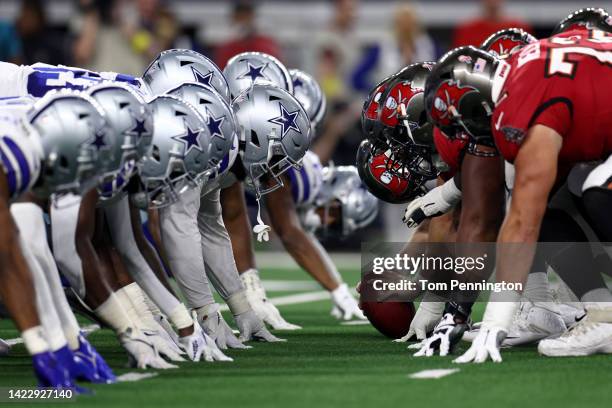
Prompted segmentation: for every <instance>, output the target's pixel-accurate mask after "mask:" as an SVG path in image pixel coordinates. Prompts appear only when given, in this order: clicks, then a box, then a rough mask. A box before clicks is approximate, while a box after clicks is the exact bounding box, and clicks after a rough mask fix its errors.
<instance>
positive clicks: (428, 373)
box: [408, 368, 459, 380]
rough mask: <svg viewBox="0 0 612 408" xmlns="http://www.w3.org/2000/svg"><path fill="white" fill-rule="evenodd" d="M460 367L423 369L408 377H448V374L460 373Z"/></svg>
mask: <svg viewBox="0 0 612 408" xmlns="http://www.w3.org/2000/svg"><path fill="white" fill-rule="evenodd" d="M458 372H459V369H458V368H436V369H433V370H423V371H417V372H416V373H412V374H409V375H408V378H416V379H421V380H422V379H437V378H442V377H446V376H447V375H451V374H455V373H458Z"/></svg>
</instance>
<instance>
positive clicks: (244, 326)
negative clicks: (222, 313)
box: [234, 309, 286, 342]
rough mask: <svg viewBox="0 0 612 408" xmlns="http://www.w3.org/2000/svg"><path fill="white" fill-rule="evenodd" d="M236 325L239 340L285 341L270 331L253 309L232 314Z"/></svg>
mask: <svg viewBox="0 0 612 408" xmlns="http://www.w3.org/2000/svg"><path fill="white" fill-rule="evenodd" d="M234 319H235V320H236V326H238V330H239V331H240V337H239V339H240V341H249V340H258V341H267V342H277V341H286V340H285V339H280V338H278V337H276V336H275V335H273V334H272V333H270V332H269V331H268V329H266V325H265V324H264V323H263V321H262V320H261V319H260V318H259V317H257V315H256V314H255V312H254V311H253V309H250V310H247V311H246V312H243V313H240V314H239V315H236V316H234Z"/></svg>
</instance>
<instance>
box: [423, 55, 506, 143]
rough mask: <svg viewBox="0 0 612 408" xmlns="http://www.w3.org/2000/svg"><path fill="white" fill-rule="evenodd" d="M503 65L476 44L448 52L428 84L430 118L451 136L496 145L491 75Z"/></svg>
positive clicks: (427, 108) (432, 73)
mask: <svg viewBox="0 0 612 408" xmlns="http://www.w3.org/2000/svg"><path fill="white" fill-rule="evenodd" d="M500 64H505V65H507V63H505V62H504V61H502V60H500V59H499V58H497V57H496V56H495V55H493V54H491V53H488V52H486V51H484V50H480V49H478V48H476V47H473V46H466V47H459V48H455V49H454V50H452V51H449V52H448V53H446V54H445V55H444V56H443V57H442V58H441V59H440V61H439V62H438V63H437V64H436V65H435V67H434V68H433V70H432V72H431V74H430V75H429V77H428V78H427V82H426V84H425V107H426V111H427V118H428V120H429V121H430V122H431V123H432V124H434V125H435V126H437V127H438V128H440V130H442V131H443V132H444V134H446V135H447V136H448V137H449V138H451V139H453V138H461V137H469V139H470V140H471V141H472V142H474V143H478V144H482V145H487V146H494V144H493V138H492V137H491V115H492V114H493V109H494V104H493V101H492V97H491V94H492V87H493V84H492V78H493V76H494V74H495V71H496V69H497V68H498V66H499V65H500ZM466 135H467V136H466Z"/></svg>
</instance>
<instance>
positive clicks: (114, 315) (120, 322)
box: [94, 293, 134, 334]
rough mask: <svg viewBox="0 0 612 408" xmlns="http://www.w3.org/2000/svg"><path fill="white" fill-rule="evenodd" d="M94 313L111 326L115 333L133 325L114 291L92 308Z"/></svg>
mask: <svg viewBox="0 0 612 408" xmlns="http://www.w3.org/2000/svg"><path fill="white" fill-rule="evenodd" d="M94 313H95V314H96V316H98V317H99V318H100V319H102V321H103V322H104V323H106V324H108V325H109V326H110V327H112V328H113V330H115V332H116V333H117V334H119V333H123V332H125V331H126V330H127V329H128V328H130V327H134V323H133V322H132V320H131V319H130V317H129V316H128V314H127V312H126V310H125V309H124V307H123V306H122V305H121V301H120V300H119V299H118V297H117V295H115V294H114V293H111V295H110V296H109V297H108V299H106V300H105V301H104V303H102V304H101V305H100V306H98V308H97V309H96V310H94Z"/></svg>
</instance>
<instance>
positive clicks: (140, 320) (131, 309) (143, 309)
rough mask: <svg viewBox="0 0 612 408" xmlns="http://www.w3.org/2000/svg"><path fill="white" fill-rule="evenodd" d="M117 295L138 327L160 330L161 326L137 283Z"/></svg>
mask: <svg viewBox="0 0 612 408" xmlns="http://www.w3.org/2000/svg"><path fill="white" fill-rule="evenodd" d="M116 294H117V296H118V297H119V301H120V302H121V304H122V305H123V306H124V307H125V310H126V312H127V313H128V316H130V318H131V319H132V321H133V322H134V323H135V324H136V326H137V327H139V328H141V329H146V330H158V329H159V327H158V326H159V324H158V323H157V322H156V321H155V318H154V317H153V314H152V313H151V311H150V310H149V308H148V307H147V304H146V303H145V300H144V292H143V291H142V289H140V286H138V284H137V283H136V282H132V283H130V284H129V285H126V286H124V287H122V288H121V289H119V290H118V291H117V292H116Z"/></svg>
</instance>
